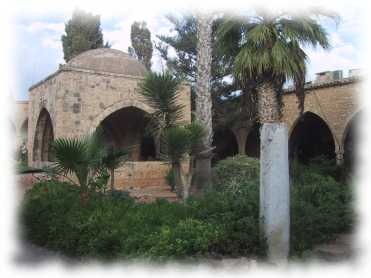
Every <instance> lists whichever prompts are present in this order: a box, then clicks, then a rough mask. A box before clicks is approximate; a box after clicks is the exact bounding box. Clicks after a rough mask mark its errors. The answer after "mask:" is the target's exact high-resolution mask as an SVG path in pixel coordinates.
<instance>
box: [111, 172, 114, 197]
mask: <svg viewBox="0 0 371 278" xmlns="http://www.w3.org/2000/svg"><path fill="white" fill-rule="evenodd" d="M113 190H115V169H111V194H113Z"/></svg>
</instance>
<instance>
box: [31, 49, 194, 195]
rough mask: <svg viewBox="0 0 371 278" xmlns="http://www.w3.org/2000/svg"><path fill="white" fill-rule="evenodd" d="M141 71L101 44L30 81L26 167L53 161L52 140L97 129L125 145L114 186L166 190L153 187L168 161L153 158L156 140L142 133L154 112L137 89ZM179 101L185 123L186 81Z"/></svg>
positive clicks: (161, 180) (161, 181)
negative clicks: (125, 160) (125, 158)
mask: <svg viewBox="0 0 371 278" xmlns="http://www.w3.org/2000/svg"><path fill="white" fill-rule="evenodd" d="M145 73H146V68H145V66H144V65H143V64H141V63H140V62H139V61H137V60H136V59H135V58H132V57H130V56H129V55H128V54H126V53H124V52H122V51H119V50H114V49H109V48H101V49H94V50H89V51H86V52H84V53H82V54H80V55H78V56H76V57H74V58H73V59H71V60H70V61H69V62H68V63H67V64H65V65H62V66H61V67H60V68H59V69H58V70H57V71H56V72H55V73H53V74H51V75H49V76H48V77H46V78H45V79H44V80H42V81H40V82H38V83H37V84H35V85H33V86H32V87H31V88H30V89H29V102H28V105H27V108H28V111H27V112H28V113H27V114H28V117H27V118H28V136H27V146H28V163H29V165H30V166H33V167H42V166H43V165H45V164H48V163H49V162H50V161H52V160H53V157H52V152H51V142H52V141H53V140H54V139H55V138H59V137H70V138H71V137H80V136H83V135H86V134H89V133H91V132H93V131H94V130H95V129H96V128H97V127H102V129H103V134H104V139H105V141H106V142H107V143H110V144H112V145H114V146H120V147H127V148H130V153H131V156H130V162H129V163H127V164H126V166H125V167H122V168H120V169H118V170H117V174H116V176H117V178H116V181H117V187H118V188H122V189H126V190H132V191H135V190H140V187H144V186H147V187H154V188H152V189H153V190H159V191H161V190H162V191H164V194H165V193H168V192H165V191H166V190H164V188H158V187H161V186H164V185H165V180H164V176H165V174H166V173H167V170H168V165H166V164H164V162H162V161H159V160H158V159H157V160H156V157H157V153H156V142H155V140H154V139H153V138H152V137H151V136H150V134H149V133H148V132H146V124H147V122H148V115H150V114H151V113H152V112H153V110H152V108H151V107H150V106H149V105H148V104H147V103H146V101H145V100H144V99H143V98H142V96H141V95H140V93H139V92H138V90H139V83H140V82H141V81H142V80H143V77H144V75H145ZM178 101H179V103H180V104H182V105H183V107H184V108H183V120H182V121H183V122H185V123H187V122H190V120H191V104H190V101H191V99H190V87H189V86H188V85H186V84H182V85H181V86H180V94H179V99H178ZM156 187H157V188H156ZM166 189H167V188H166Z"/></svg>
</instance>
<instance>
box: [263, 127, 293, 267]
mask: <svg viewBox="0 0 371 278" xmlns="http://www.w3.org/2000/svg"><path fill="white" fill-rule="evenodd" d="M260 158H261V159H260V231H261V233H262V236H264V238H265V239H266V240H267V245H268V260H269V261H270V262H272V263H285V262H287V256H288V253H289V238H290V237H289V234H290V186H289V163H288V134H287V126H286V124H285V123H265V124H263V127H262V129H261V147H260Z"/></svg>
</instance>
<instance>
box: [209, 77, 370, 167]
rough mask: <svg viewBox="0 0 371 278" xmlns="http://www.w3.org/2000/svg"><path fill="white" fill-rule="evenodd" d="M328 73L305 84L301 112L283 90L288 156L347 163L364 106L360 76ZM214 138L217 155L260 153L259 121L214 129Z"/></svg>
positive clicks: (295, 99) (291, 92) (350, 158)
mask: <svg viewBox="0 0 371 278" xmlns="http://www.w3.org/2000/svg"><path fill="white" fill-rule="evenodd" d="M338 75H339V74H338ZM328 76H331V74H327V78H326V79H324V78H323V77H322V76H321V77H319V78H317V81H315V82H313V83H308V84H307V85H306V86H305V95H306V97H305V105H304V114H303V115H302V116H300V114H299V109H298V103H297V97H296V95H295V94H294V92H293V90H290V89H289V90H286V91H285V93H284V95H283V99H282V102H283V109H282V115H283V119H282V120H283V121H285V122H286V123H287V125H288V129H289V151H290V156H291V158H294V157H295V158H298V159H299V160H301V161H306V160H308V159H311V158H314V157H316V156H321V155H324V156H327V157H328V158H333V159H336V161H337V163H338V164H342V163H343V162H345V163H347V164H350V163H351V160H352V157H353V150H354V137H356V136H355V130H356V125H357V123H358V122H359V117H360V115H361V113H360V112H361V111H362V109H363V108H362V105H361V103H360V102H359V97H360V95H361V89H362V88H361V83H360V79H359V77H357V76H352V77H349V78H340V79H338V78H334V79H333V78H329V77H328ZM214 139H215V140H214V144H215V145H216V150H217V152H219V158H224V157H227V156H230V155H235V154H237V153H239V154H247V155H249V156H253V157H259V155H260V139H259V125H258V124H254V123H245V124H242V125H236V126H231V127H229V128H227V129H223V130H216V131H215V135H214Z"/></svg>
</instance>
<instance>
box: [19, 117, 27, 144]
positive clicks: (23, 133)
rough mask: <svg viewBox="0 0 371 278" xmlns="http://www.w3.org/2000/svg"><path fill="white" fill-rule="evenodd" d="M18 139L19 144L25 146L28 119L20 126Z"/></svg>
mask: <svg viewBox="0 0 371 278" xmlns="http://www.w3.org/2000/svg"><path fill="white" fill-rule="evenodd" d="M20 139H21V143H26V144H27V140H28V118H26V119H25V120H24V121H23V123H22V125H21V130H20Z"/></svg>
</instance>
